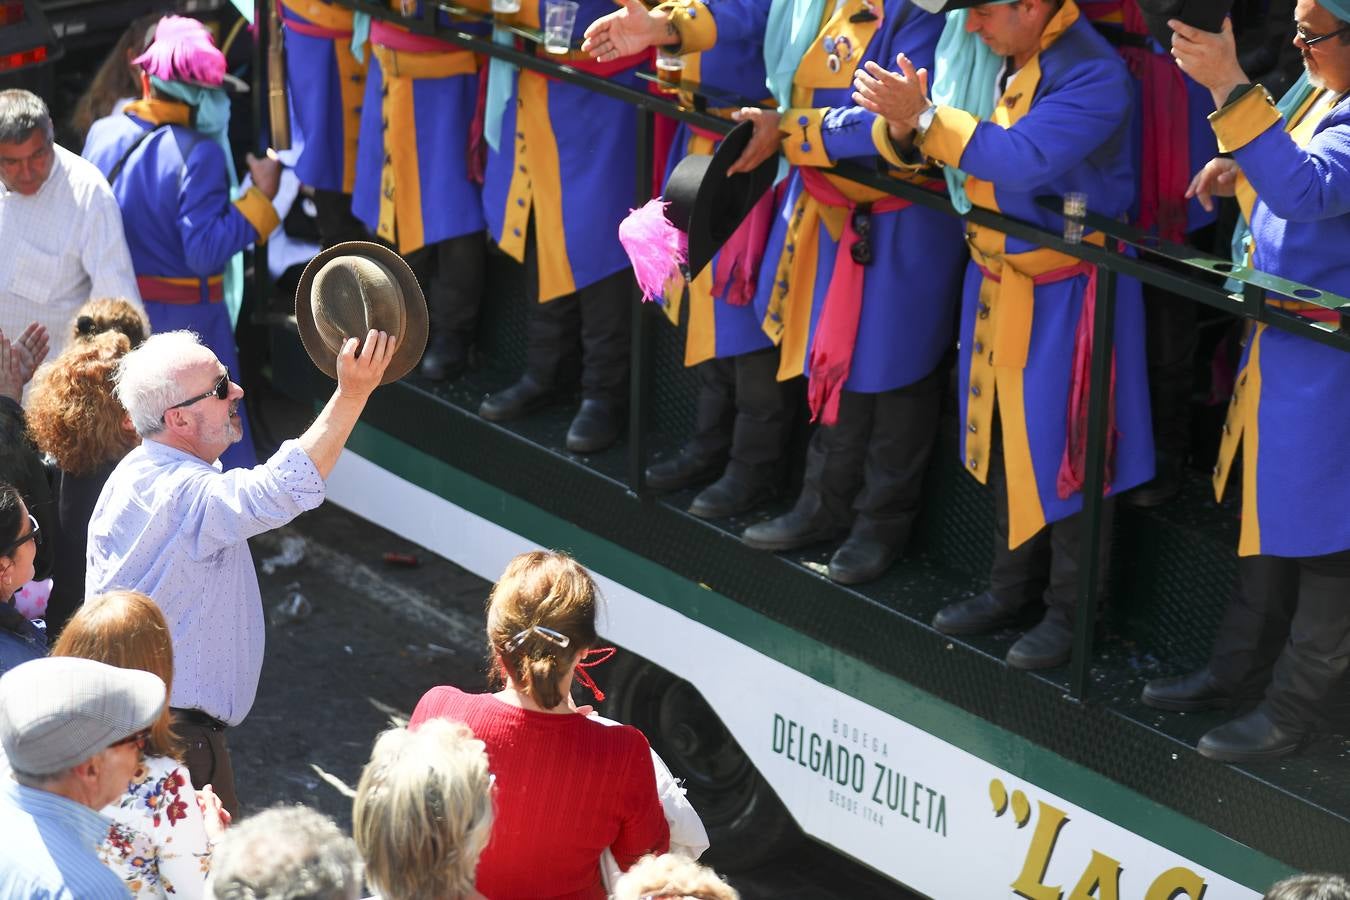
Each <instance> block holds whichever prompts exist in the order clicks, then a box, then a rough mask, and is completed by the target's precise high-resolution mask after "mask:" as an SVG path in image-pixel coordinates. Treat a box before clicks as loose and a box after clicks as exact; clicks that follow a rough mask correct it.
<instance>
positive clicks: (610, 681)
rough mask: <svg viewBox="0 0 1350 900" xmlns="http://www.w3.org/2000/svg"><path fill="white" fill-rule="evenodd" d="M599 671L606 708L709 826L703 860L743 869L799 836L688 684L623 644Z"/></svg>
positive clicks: (770, 856) (777, 853) (724, 867)
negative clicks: (647, 748) (653, 755)
mask: <svg viewBox="0 0 1350 900" xmlns="http://www.w3.org/2000/svg"><path fill="white" fill-rule="evenodd" d="M601 672H602V675H601V677H602V679H603V682H604V687H605V688H606V698H605V702H604V704H603V705H602V709H601V712H602V713H603V714H604V715H605V716H606V717H608V718H611V719H615V720H617V721H620V722H624V723H626V724H629V725H632V726H634V727H635V728H637V729H639V730H640V731H641V732H642V733H643V734H644V735H646V736H647V740H648V741H649V742H650V743H651V745H652V749H653V750H655V751H656V752H657V754H659V755H660V757H661V759H663V760H664V761H665V763H666V765H667V766H668V767H669V768H670V771H671V773H672V774H674V776H675V777H676V778H678V779H680V781H681V783H683V784H684V787H685V789H686V791H687V796H688V798H689V802H690V804H691V805H693V807H694V809H695V810H697V811H698V814H699V817H700V818H701V819H702V820H703V826H704V827H705V828H706V829H707V830H708V840H709V843H710V846H709V848H708V850H707V852H705V853H704V854H703V857H702V862H704V863H705V864H707V865H709V866H712V867H713V868H714V869H717V870H718V871H721V872H740V871H745V870H747V869H752V868H754V867H756V866H759V865H761V864H763V863H765V862H767V861H769V860H771V859H773V858H774V857H776V856H780V855H782V854H783V853H785V852H786V851H787V850H789V849H791V848H792V847H793V846H794V845H796V844H797V843H799V842H800V841H801V839H802V833H801V830H800V829H799V828H798V827H797V824H796V823H795V822H794V821H793V820H792V816H791V815H790V814H789V813H788V811H787V809H786V807H784V806H783V804H782V802H781V801H780V800H779V799H778V796H777V794H775V793H774V790H773V788H772V787H770V786H769V783H768V782H767V781H765V780H764V778H763V777H762V776H761V775H760V774H759V771H758V770H757V769H756V768H755V766H754V764H753V763H752V762H751V761H750V758H749V757H747V756H746V755H745V751H743V750H742V749H741V747H740V744H738V743H737V742H736V739H735V738H734V737H732V735H731V732H729V731H727V729H726V726H725V725H723V724H722V721H721V719H719V718H718V717H717V714H716V713H714V712H713V711H712V708H711V707H709V706H708V704H707V702H706V701H704V699H703V697H702V695H700V694H699V692H698V691H697V690H696V689H695V688H694V686H693V685H691V684H690V683H689V682H687V681H685V680H683V679H681V678H677V677H676V676H674V675H672V674H670V673H669V672H667V671H666V670H665V669H662V668H661V667H660V666H657V665H656V664H654V663H651V662H648V661H647V660H645V659H643V658H642V657H640V656H637V655H636V654H633V653H629V652H628V651H626V650H620V651H619V652H618V654H616V655H615V657H614V662H613V663H612V664H610V665H608V666H606V667H605V668H604V669H603V670H601Z"/></svg>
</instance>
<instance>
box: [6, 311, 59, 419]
mask: <svg viewBox="0 0 1350 900" xmlns="http://www.w3.org/2000/svg"><path fill="white" fill-rule="evenodd" d="M50 349H51V341H50V339H49V338H48V335H47V326H45V325H40V324H38V323H37V322H31V323H29V325H28V327H27V328H25V329H24V330H23V334H21V335H19V339H18V340H16V341H14V342H12V343H11V342H10V340H9V338H7V337H5V333H4V332H3V331H0V396H5V397H9V398H11V399H13V400H14V402H15V403H18V402H20V399H21V398H22V397H23V389H24V386H25V385H26V384H28V382H29V381H31V380H32V378H33V373H35V372H36V371H37V369H38V366H40V365H42V361H43V360H45V359H46V358H47V353H48V351H49V350H50Z"/></svg>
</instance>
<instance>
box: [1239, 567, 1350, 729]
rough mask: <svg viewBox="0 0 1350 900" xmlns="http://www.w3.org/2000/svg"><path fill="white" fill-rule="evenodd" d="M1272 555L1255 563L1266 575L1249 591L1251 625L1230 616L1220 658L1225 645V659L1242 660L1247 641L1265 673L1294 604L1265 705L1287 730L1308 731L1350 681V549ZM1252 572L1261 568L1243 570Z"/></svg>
mask: <svg viewBox="0 0 1350 900" xmlns="http://www.w3.org/2000/svg"><path fill="white" fill-rule="evenodd" d="M1264 559H1265V560H1266V562H1265V563H1264V564H1263V565H1262V566H1260V567H1255V572H1256V573H1258V574H1260V575H1261V576H1262V580H1261V581H1259V582H1258V583H1257V584H1256V585H1254V586H1252V589H1251V590H1250V591H1248V590H1245V589H1244V591H1243V592H1242V593H1243V594H1244V595H1247V600H1246V601H1245V602H1244V608H1245V609H1246V612H1245V613H1244V614H1243V615H1242V617H1241V621H1245V622H1246V623H1247V626H1246V628H1245V630H1242V631H1239V629H1237V628H1235V627H1232V626H1231V625H1230V621H1229V619H1230V616H1228V615H1225V617H1224V627H1223V628H1222V629H1221V630H1220V635H1219V639H1218V641H1216V647H1215V656H1216V657H1220V656H1221V654H1220V648H1219V646H1218V644H1219V643H1223V644H1225V649H1224V652H1223V654H1222V658H1224V659H1231V658H1233V657H1234V656H1235V654H1237V659H1238V660H1239V661H1240V660H1241V658H1242V657H1241V655H1240V654H1241V650H1242V648H1243V647H1244V646H1245V647H1246V648H1247V653H1248V654H1249V658H1250V659H1251V660H1252V662H1253V668H1255V669H1257V671H1258V672H1259V669H1260V665H1261V664H1262V663H1263V662H1264V657H1263V651H1265V652H1268V649H1269V647H1270V646H1271V644H1272V642H1273V640H1274V636H1275V635H1276V634H1278V633H1279V631H1280V630H1281V626H1282V625H1283V622H1284V617H1285V616H1286V615H1288V614H1289V613H1290V611H1291V606H1292V615H1288V639H1287V641H1285V642H1284V645H1283V648H1282V649H1281V650H1280V652H1279V655H1278V657H1277V658H1276V659H1275V661H1274V668H1273V670H1272V671H1271V677H1270V687H1269V688H1267V689H1266V696H1265V700H1263V701H1262V703H1261V706H1262V708H1264V710H1265V711H1266V713H1267V714H1268V715H1269V716H1270V718H1271V719H1272V720H1273V721H1274V722H1275V723H1276V724H1278V725H1279V726H1280V727H1282V728H1284V729H1286V730H1288V731H1292V732H1295V733H1299V732H1305V731H1308V730H1310V729H1311V728H1313V727H1315V726H1316V725H1317V724H1318V722H1319V721H1320V720H1321V718H1322V715H1323V712H1324V707H1325V704H1326V700H1327V698H1328V697H1329V696H1330V695H1331V693H1332V692H1333V691H1334V690H1335V689H1336V688H1337V687H1339V686H1340V685H1341V684H1343V683H1344V680H1345V675H1346V671H1347V669H1350V549H1348V550H1342V551H1340V552H1337V553H1329V554H1326V555H1325V556H1308V557H1301V558H1298V559H1289V558H1283V557H1264ZM1252 571H1253V567H1247V568H1244V569H1243V570H1242V572H1243V574H1247V573H1248V572H1252ZM1291 601H1292V602H1291ZM1253 636H1255V637H1256V638H1257V640H1253ZM1239 637H1241V638H1243V640H1242V641H1241V642H1239V640H1238V638H1239ZM1249 674H1250V673H1249Z"/></svg>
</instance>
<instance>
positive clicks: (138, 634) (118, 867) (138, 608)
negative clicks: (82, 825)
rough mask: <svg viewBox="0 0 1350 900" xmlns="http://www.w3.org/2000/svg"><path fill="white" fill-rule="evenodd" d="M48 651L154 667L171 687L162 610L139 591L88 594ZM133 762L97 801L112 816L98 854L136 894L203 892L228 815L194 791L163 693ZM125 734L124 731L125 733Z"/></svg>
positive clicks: (143, 897)
mask: <svg viewBox="0 0 1350 900" xmlns="http://www.w3.org/2000/svg"><path fill="white" fill-rule="evenodd" d="M52 656H74V657H80V658H82V659H92V660H95V661H97V662H101V663H107V664H108V665H112V666H117V667H119V668H122V669H140V670H142V671H144V672H150V673H151V674H154V675H158V676H159V677H160V678H161V679H162V680H163V681H164V684H165V686H166V688H167V691H166V692H165V697H166V698H167V697H168V696H169V695H170V694H172V692H173V644H172V643H171V641H170V640H169V626H168V625H167V624H166V623H165V621H164V615H163V614H162V613H161V612H160V611H159V607H158V606H156V605H155V601H153V600H151V599H150V598H149V597H147V596H146V595H145V594H142V593H140V592H139V591H109V592H108V593H106V594H100V595H97V596H94V597H91V598H89V599H88V600H87V601H85V603H84V604H83V605H82V606H81V607H80V609H79V611H78V612H76V613H75V615H74V616H73V617H72V618H71V619H70V621H69V622H68V623H66V627H65V629H64V630H63V631H62V632H61V638H60V640H58V641H57V642H56V646H55V647H53V648H52ZM132 738H134V739H135V740H136V741H137V742H138V743H139V745H140V749H141V751H142V754H143V755H142V759H141V765H140V767H139V768H138V769H137V770H136V774H135V775H134V776H133V777H132V779H131V783H130V784H129V785H127V790H126V793H124V794H123V795H122V796H121V797H119V798H117V799H116V800H114V801H113V802H112V803H110V804H109V805H108V806H106V807H104V808H103V810H102V812H103V815H104V816H106V817H108V818H109V819H111V820H112V824H111V826H110V827H109V830H108V835H107V837H106V838H105V839H104V841H103V843H102V844H101V845H100V847H99V858H100V859H101V860H102V861H103V863H104V865H106V866H108V867H109V868H110V869H112V870H113V871H114V872H116V873H117V874H118V875H119V876H121V878H122V881H123V883H124V884H126V886H127V890H129V891H130V892H131V895H132V896H133V897H135V898H137V900H151V898H154V900H159V898H165V897H173V898H189V900H191V898H198V897H203V896H205V894H204V889H205V885H206V876H207V875H208V874H209V873H210V871H211V850H212V845H213V844H214V843H215V842H216V841H218V840H219V839H220V838H221V837H222V836H223V834H224V826H225V823H226V822H227V821H228V817H227V816H225V815H223V814H222V812H221V809H220V800H219V799H218V798H217V797H216V795H215V794H214V793H213V792H212V791H211V788H210V786H209V785H207V786H206V787H204V788H203V789H202V790H201V791H194V790H193V785H192V779H191V778H190V777H189V775H188V770H187V767H186V766H184V765H183V762H182V758H183V746H182V742H181V741H180V740H179V738H178V736H177V735H175V734H174V733H173V720H172V718H171V716H170V714H169V705H168V702H167V700H166V702H165V704H164V709H163V710H162V711H161V712H160V716H159V719H157V720H156V721H155V723H154V724H153V725H151V726H150V727H149V728H148V729H146V730H145V731H143V732H140V733H139V734H136V735H133V736H132ZM129 740H130V739H129Z"/></svg>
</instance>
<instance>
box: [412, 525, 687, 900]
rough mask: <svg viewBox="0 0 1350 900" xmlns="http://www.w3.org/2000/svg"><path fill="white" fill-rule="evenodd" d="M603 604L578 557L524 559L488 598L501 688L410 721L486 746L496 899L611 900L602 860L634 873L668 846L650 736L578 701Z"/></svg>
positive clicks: (454, 698)
mask: <svg viewBox="0 0 1350 900" xmlns="http://www.w3.org/2000/svg"><path fill="white" fill-rule="evenodd" d="M595 601H596V590H595V582H594V581H592V580H591V576H590V574H589V573H587V571H586V570H585V569H584V568H582V567H581V566H580V565H579V564H578V563H577V562H576V561H575V560H573V559H572V558H571V557H568V556H566V555H564V554H562V553H556V552H549V551H544V550H535V551H532V552H530V553H523V554H521V555H520V556H517V557H516V558H515V559H513V560H511V562H510V563H509V564H508V565H507V567H506V571H505V572H504V573H503V574H502V577H501V580H500V581H498V582H497V584H496V586H495V587H493V589H492V595H491V596H490V597H489V599H488V608H487V632H488V659H489V663H490V666H491V676H492V678H493V679H494V681H495V682H496V683H498V684H500V685H501V689H500V690H499V691H497V692H496V693H494V694H465V693H463V692H461V691H459V690H457V689H456V688H453V687H448V686H447V687H437V688H432V689H431V690H430V691H428V692H427V694H426V696H424V697H423V698H422V700H421V702H420V703H418V704H417V709H416V710H414V711H413V715H412V719H411V721H410V722H409V726H410V727H413V728H416V727H417V725H419V724H420V723H422V722H424V721H426V720H428V719H438V718H444V719H450V720H452V721H458V722H463V723H465V724H466V725H468V726H469V728H470V729H471V730H472V731H473V733H474V736H475V737H477V738H478V739H479V740H480V741H482V742H483V743H484V744H485V745H486V746H487V751H488V759H489V761H490V763H491V765H492V771H493V774H494V775H496V777H497V782H496V785H497V789H496V821H495V824H494V825H493V829H492V839H491V842H490V843H489V844H488V846H487V849H486V850H485V851H484V852H483V856H482V858H481V860H480V861H479V865H478V880H477V887H478V890H479V891H480V892H481V893H482V894H484V895H485V896H487V897H491V898H492V900H513V898H520V900H526V898H529V900H544V898H576V900H589V898H594V900H602V898H604V897H605V896H606V891H605V888H604V885H603V883H602V881H601V874H600V865H599V861H600V855H601V853H603V852H604V851H605V850H606V849H609V850H610V851H612V852H613V854H614V858H615V859H616V860H617V861H618V864H619V866H620V867H621V868H623V869H627V868H628V867H629V866H631V865H632V864H633V863H634V862H636V861H637V860H638V859H639V858H640V857H642V856H643V855H644V854H647V853H663V852H665V851H666V849H667V846H668V844H669V840H670V831H669V827H668V826H667V824H666V819H665V814H664V812H663V810H662V807H661V801H660V799H659V797H658V796H657V791H656V780H655V776H654V774H653V769H652V761H651V750H650V748H649V747H648V745H647V740H646V738H644V737H643V736H642V733H641V732H639V731H638V730H637V729H635V728H631V727H629V726H626V725H619V726H614V727H609V726H606V725H603V724H601V723H600V722H596V721H593V720H591V719H588V718H587V717H586V716H584V715H581V714H579V713H578V712H577V710H576V708H575V707H574V706H573V705H572V703H571V697H570V694H569V692H570V690H571V687H572V681H573V679H574V678H575V679H577V680H579V681H581V683H582V684H585V685H586V686H587V687H591V688H592V689H594V685H593V682H591V679H590V676H589V675H587V674H586V671H585V668H583V666H584V665H585V661H584V660H585V657H586V656H587V654H588V652H589V651H590V650H591V649H592V648H593V647H595V645H596V643H597V642H598V641H599V637H598V635H597V634H596V630H595V607H596V602H595ZM598 697H599V695H598V693H597V698H598Z"/></svg>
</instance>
